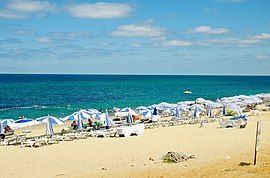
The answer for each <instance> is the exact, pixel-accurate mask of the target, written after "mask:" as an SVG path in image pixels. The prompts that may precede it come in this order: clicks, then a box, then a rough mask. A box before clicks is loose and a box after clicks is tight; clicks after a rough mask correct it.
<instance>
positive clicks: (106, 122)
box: [104, 109, 113, 127]
mask: <svg viewBox="0 0 270 178" xmlns="http://www.w3.org/2000/svg"><path fill="white" fill-rule="evenodd" d="M112 125H113V121H112V120H111V118H109V114H108V111H107V109H106V112H105V121H104V126H105V127H111V126H112Z"/></svg>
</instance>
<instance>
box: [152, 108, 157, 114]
mask: <svg viewBox="0 0 270 178" xmlns="http://www.w3.org/2000/svg"><path fill="white" fill-rule="evenodd" d="M153 115H154V116H156V115H158V112H157V108H154V110H153Z"/></svg>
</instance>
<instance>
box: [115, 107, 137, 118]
mask: <svg viewBox="0 0 270 178" xmlns="http://www.w3.org/2000/svg"><path fill="white" fill-rule="evenodd" d="M128 115H135V116H136V115H138V114H137V113H136V112H135V111H134V110H133V109H131V108H123V109H121V110H120V111H118V112H116V113H115V116H119V117H126V116H128Z"/></svg>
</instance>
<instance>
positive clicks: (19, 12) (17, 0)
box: [0, 0, 56, 19]
mask: <svg viewBox="0 0 270 178" xmlns="http://www.w3.org/2000/svg"><path fill="white" fill-rule="evenodd" d="M55 9H56V4H54V3H50V2H48V1H33V0H14V1H9V3H7V4H6V6H5V7H4V8H3V9H2V10H0V18H8V19H24V18H29V17H31V16H32V15H44V14H46V13H48V12H52V11H54V10H55Z"/></svg>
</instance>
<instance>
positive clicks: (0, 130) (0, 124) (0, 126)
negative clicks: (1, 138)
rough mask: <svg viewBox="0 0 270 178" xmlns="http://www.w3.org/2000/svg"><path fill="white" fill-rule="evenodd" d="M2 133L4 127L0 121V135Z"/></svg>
mask: <svg viewBox="0 0 270 178" xmlns="http://www.w3.org/2000/svg"><path fill="white" fill-rule="evenodd" d="M2 133H4V125H3V123H2V121H1V120H0V134H2Z"/></svg>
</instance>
